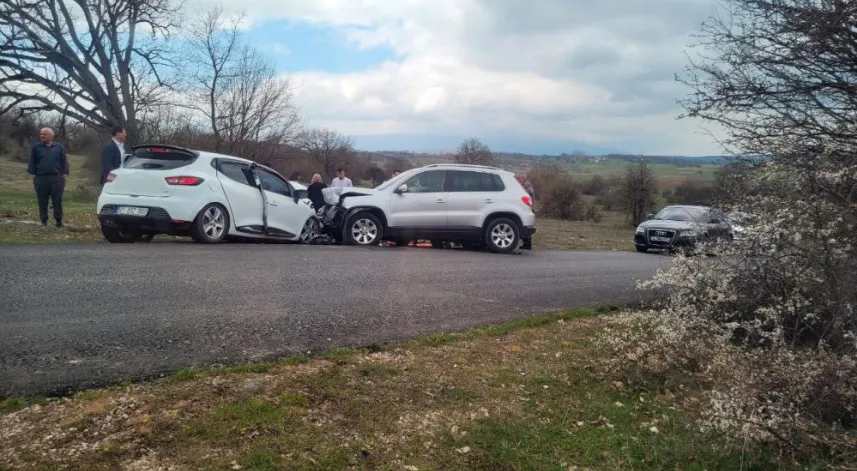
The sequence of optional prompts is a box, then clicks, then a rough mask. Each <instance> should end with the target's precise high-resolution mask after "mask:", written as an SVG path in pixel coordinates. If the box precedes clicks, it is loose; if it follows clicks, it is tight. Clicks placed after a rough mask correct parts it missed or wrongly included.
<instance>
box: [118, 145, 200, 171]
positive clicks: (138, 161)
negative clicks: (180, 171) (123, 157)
mask: <svg viewBox="0 0 857 471" xmlns="http://www.w3.org/2000/svg"><path fill="white" fill-rule="evenodd" d="M194 160H196V155H194V154H192V153H189V152H182V151H180V150H172V149H161V148H145V149H137V150H135V151H134V156H133V157H131V158H129V159H128V162H126V163H125V164H124V165H122V166H123V167H124V168H137V169H145V170H172V169H176V168H180V167H184V166H185V165H190V164H191V163H193V161H194Z"/></svg>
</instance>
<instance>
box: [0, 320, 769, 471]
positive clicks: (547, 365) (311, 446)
mask: <svg viewBox="0 0 857 471" xmlns="http://www.w3.org/2000/svg"><path fill="white" fill-rule="evenodd" d="M594 313H595V312H594V311H593V310H581V311H574V312H568V313H566V314H565V315H564V316H560V317H536V318H530V319H528V320H525V321H521V322H517V323H514V324H508V325H504V326H498V327H491V328H487V329H481V330H475V331H470V332H466V333H459V334H454V333H441V334H435V335H432V336H429V337H426V338H423V339H419V340H414V341H410V342H405V343H399V344H392V345H376V346H373V347H372V348H367V349H363V350H359V351H358V350H351V349H336V350H333V351H331V352H328V353H327V354H325V355H322V356H320V357H317V358H312V359H302V358H297V359H291V360H286V361H283V362H279V363H268V364H262V365H248V366H244V367H236V368H230V369H224V370H220V371H202V370H194V369H189V370H183V371H181V372H179V373H177V374H176V375H174V376H173V377H171V378H168V379H166V380H164V381H160V382H157V383H151V384H134V385H126V386H123V387H116V388H112V389H104V390H94V391H87V392H83V393H80V394H78V395H77V396H76V397H74V398H67V399H60V400H51V401H48V402H47V403H44V401H43V403H42V404H41V405H33V406H31V407H29V408H27V409H23V410H19V411H16V412H7V413H4V414H2V415H0V468H2V467H3V466H6V467H9V468H14V469H82V470H83V469H85V470H100V469H104V470H108V469H109V470H113V469H130V470H147V469H175V470H183V469H212V470H215V469H218V470H219V469H223V470H226V469H245V470H246V469H252V470H273V469H405V470H415V469H484V470H542V469H545V470H547V469H550V470H554V469H556V470H570V469H640V468H646V469H702V468H708V469H711V468H721V469H737V468H738V467H739V466H741V465H742V464H743V465H744V466H751V467H752V466H757V467H758V466H765V465H767V466H773V463H772V462H770V461H768V460H767V457H766V455H765V454H764V453H761V452H758V451H754V450H740V449H737V448H732V447H731V446H730V445H729V444H725V443H724V442H718V441H716V440H713V439H712V437H702V436H698V435H695V434H694V433H692V432H690V431H689V429H688V428H687V427H686V425H687V423H688V420H689V418H690V412H689V411H686V410H684V409H682V402H681V396H680V395H674V394H672V393H670V392H669V391H667V392H663V391H632V390H629V389H627V388H625V387H624V386H623V385H622V384H619V383H609V382H608V383H605V382H603V381H599V380H598V379H596V377H595V376H594V375H593V374H591V373H590V372H589V369H590V368H591V367H592V365H593V364H594V363H593V361H591V360H592V355H593V353H592V351H591V348H590V341H591V339H592V338H593V336H595V335H598V332H600V329H601V328H602V321H601V319H600V318H597V317H591V316H592V315H593V314H594ZM19 405H20V404H19ZM9 408H12V407H9ZM780 469H782V468H780Z"/></svg>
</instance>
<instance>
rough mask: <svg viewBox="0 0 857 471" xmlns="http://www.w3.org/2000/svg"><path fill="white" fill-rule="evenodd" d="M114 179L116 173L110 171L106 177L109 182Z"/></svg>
mask: <svg viewBox="0 0 857 471" xmlns="http://www.w3.org/2000/svg"><path fill="white" fill-rule="evenodd" d="M113 180H116V174H115V173H113V172H110V173H108V174H107V178H106V181H107V183H110V182H112V181H113Z"/></svg>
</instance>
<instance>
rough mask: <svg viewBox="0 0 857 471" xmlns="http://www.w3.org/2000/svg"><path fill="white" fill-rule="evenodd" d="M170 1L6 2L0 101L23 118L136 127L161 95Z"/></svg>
mask: <svg viewBox="0 0 857 471" xmlns="http://www.w3.org/2000/svg"><path fill="white" fill-rule="evenodd" d="M178 11H179V7H178V6H176V5H174V4H173V2H171V1H170V0H40V1H37V0H5V1H3V2H2V3H0V97H3V98H9V99H11V100H10V101H9V102H8V103H7V105H6V107H4V108H3V109H2V110H0V113H2V112H4V111H6V110H8V109H16V110H19V111H20V113H22V114H29V113H32V112H36V111H54V112H58V113H62V114H63V115H66V116H68V117H70V118H72V119H74V120H76V121H78V122H81V123H84V124H86V125H88V126H92V127H94V128H97V129H102V130H103V129H106V128H108V127H110V126H112V125H122V126H126V127H128V128H129V130H131V137H132V138H133V135H134V132H133V131H134V130H135V128H136V127H137V125H138V122H137V121H138V116H137V115H138V112H139V111H140V110H141V109H145V108H147V107H149V106H151V105H153V104H154V103H157V102H159V101H160V100H161V99H162V98H163V93H164V92H165V89H164V88H163V85H166V80H165V76H164V75H163V73H164V69H165V67H167V66H169V65H170V63H169V61H168V55H167V50H166V49H165V42H164V41H162V40H163V39H166V38H168V37H169V34H170V32H171V31H172V29H173V28H174V26H175V21H176V19H177V17H178V16H177V13H178Z"/></svg>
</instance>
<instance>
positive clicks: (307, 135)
mask: <svg viewBox="0 0 857 471" xmlns="http://www.w3.org/2000/svg"><path fill="white" fill-rule="evenodd" d="M297 145H298V148H299V149H300V150H301V151H302V152H303V153H305V154H306V155H308V156H309V157H310V158H312V159H313V160H314V161H316V162H317V163H319V164H320V165H321V166H322V167H323V168H324V173H325V175H327V176H328V177H330V176H332V175H333V173H334V172H335V171H336V168H337V167H339V166H342V167H348V166H349V164H350V163H352V162H353V161H354V160H355V152H354V144H353V143H352V141H351V139H350V138H349V137H348V136H345V135H343V134H341V133H339V132H337V131H334V130H332V129H325V128H312V129H307V130H304V131H303V132H301V133H300V134H299V135H298V139H297Z"/></svg>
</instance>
